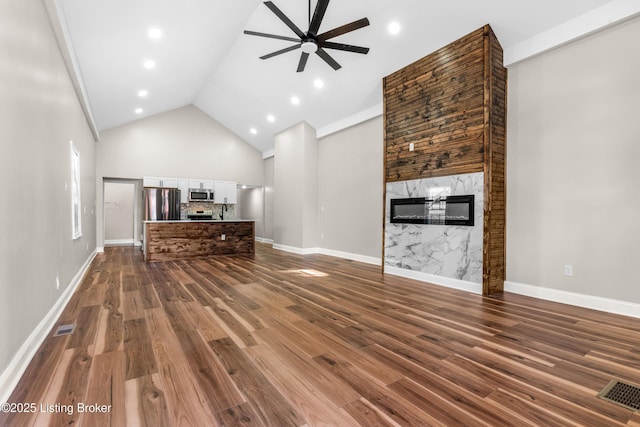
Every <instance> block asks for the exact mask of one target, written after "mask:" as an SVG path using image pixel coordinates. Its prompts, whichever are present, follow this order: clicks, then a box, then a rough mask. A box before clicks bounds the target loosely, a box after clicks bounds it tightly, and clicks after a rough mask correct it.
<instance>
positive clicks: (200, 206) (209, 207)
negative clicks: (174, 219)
mask: <svg viewBox="0 0 640 427" xmlns="http://www.w3.org/2000/svg"><path fill="white" fill-rule="evenodd" d="M224 206H226V207H227V209H226V210H225V211H224V219H236V214H235V206H236V205H220V204H216V203H199V202H190V203H181V204H180V219H189V218H187V215H188V213H189V211H199V210H204V211H213V219H220V214H221V213H222V209H223V208H224Z"/></svg>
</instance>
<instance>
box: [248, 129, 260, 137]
mask: <svg viewBox="0 0 640 427" xmlns="http://www.w3.org/2000/svg"><path fill="white" fill-rule="evenodd" d="M249 132H251V135H257V134H258V129H256V128H251V129H250V130H249Z"/></svg>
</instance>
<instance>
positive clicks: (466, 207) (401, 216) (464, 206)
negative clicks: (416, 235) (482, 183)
mask: <svg viewBox="0 0 640 427" xmlns="http://www.w3.org/2000/svg"><path fill="white" fill-rule="evenodd" d="M474 199H475V197H474V196H473V195H467V196H447V197H442V198H436V199H427V198H426V197H413V198H407V199H391V212H390V213H391V222H392V223H400V224H439V225H468V226H473V216H474V215H473V203H474Z"/></svg>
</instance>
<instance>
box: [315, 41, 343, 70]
mask: <svg viewBox="0 0 640 427" xmlns="http://www.w3.org/2000/svg"><path fill="white" fill-rule="evenodd" d="M316 54H317V55H318V56H319V57H320V58H322V59H324V62H326V63H327V64H329V65H330V66H331V68H333V69H334V70H339V69H340V68H342V65H340V64H338V63H337V62H336V60H335V59H333V58H332V57H331V56H330V55H329V54H328V53H327V52H326V51H325V50H324V49H322V48H321V47H319V48H318V50H316Z"/></svg>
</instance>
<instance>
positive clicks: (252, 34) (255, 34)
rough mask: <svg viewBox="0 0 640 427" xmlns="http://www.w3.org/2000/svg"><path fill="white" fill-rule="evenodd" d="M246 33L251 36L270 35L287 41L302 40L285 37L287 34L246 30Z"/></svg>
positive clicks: (269, 36)
mask: <svg viewBox="0 0 640 427" xmlns="http://www.w3.org/2000/svg"><path fill="white" fill-rule="evenodd" d="M244 33H245V34H248V35H250V36H260V37H268V38H270V39H278V40H286V41H289V42H300V40H299V39H294V38H293V37H285V36H278V35H275V34H267V33H259V32H257V31H249V30H244Z"/></svg>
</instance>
